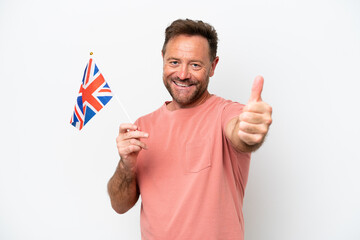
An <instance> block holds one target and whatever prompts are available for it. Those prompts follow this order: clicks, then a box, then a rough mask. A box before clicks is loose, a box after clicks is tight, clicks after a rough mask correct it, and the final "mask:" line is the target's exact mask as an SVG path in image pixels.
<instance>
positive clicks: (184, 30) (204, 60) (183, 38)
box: [162, 20, 219, 110]
mask: <svg viewBox="0 0 360 240" xmlns="http://www.w3.org/2000/svg"><path fill="white" fill-rule="evenodd" d="M211 46H212V48H211ZM216 48H217V34H216V31H215V29H214V28H213V27H211V26H210V25H209V24H205V23H203V22H201V21H197V22H195V21H192V20H176V21H175V22H173V23H172V24H171V25H170V26H169V27H168V28H167V29H166V38H165V43H164V47H163V50H162V56H163V81H164V84H165V87H166V88H167V90H168V91H169V93H170V95H171V96H172V98H173V101H172V102H171V103H170V104H169V105H168V108H169V109H173V110H175V109H179V108H188V107H194V106H197V105H199V104H201V103H203V102H204V101H206V99H207V98H208V97H209V96H210V94H209V92H208V91H207V87H208V83H209V78H210V77H212V76H213V75H214V71H215V67H216V65H217V63H218V61H219V58H218V57H217V56H216Z"/></svg>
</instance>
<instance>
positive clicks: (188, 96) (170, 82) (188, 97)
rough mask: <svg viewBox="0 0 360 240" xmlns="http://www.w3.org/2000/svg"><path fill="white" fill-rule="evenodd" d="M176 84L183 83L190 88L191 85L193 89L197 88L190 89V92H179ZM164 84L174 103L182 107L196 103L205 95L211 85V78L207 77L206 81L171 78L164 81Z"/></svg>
mask: <svg viewBox="0 0 360 240" xmlns="http://www.w3.org/2000/svg"><path fill="white" fill-rule="evenodd" d="M174 82H178V83H182V84H185V85H188V86H189V85H191V88H193V87H195V89H189V91H186V90H184V91H179V90H178V89H176V88H175V87H174ZM164 84H165V87H166V89H167V90H168V92H169V93H170V95H171V97H172V98H173V101H175V102H176V103H178V104H179V105H181V106H187V105H191V104H192V103H194V102H196V101H197V100H199V99H200V98H201V97H202V96H203V95H204V93H205V92H206V90H207V87H208V84H209V76H207V77H206V79H205V81H197V80H192V79H186V80H180V79H179V78H178V77H170V78H166V79H164Z"/></svg>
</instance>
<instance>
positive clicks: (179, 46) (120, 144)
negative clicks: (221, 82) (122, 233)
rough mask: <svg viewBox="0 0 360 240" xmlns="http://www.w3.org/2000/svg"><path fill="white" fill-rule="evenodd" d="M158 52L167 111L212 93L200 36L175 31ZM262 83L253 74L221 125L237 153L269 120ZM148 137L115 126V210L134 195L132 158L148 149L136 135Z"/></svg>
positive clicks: (210, 63) (211, 64) (258, 139)
mask: <svg viewBox="0 0 360 240" xmlns="http://www.w3.org/2000/svg"><path fill="white" fill-rule="evenodd" d="M162 57H163V82H164V85H165V87H166V88H167V89H168V91H169V93H170V95H171V96H172V98H173V101H172V102H171V103H169V104H168V105H167V108H168V110H170V111H176V110H178V109H182V108H191V107H195V106H198V105H200V104H202V103H204V102H205V101H206V100H207V99H208V98H209V97H210V96H211V95H210V93H209V92H208V90H207V87H208V83H209V78H210V77H212V76H213V75H214V72H215V68H216V65H217V63H218V62H219V58H218V57H216V58H215V59H214V60H211V59H210V55H209V44H208V42H207V40H206V39H205V38H204V37H202V36H189V35H179V36H177V37H175V38H173V39H171V40H170V41H169V42H168V44H167V46H166V51H165V54H163V55H162ZM263 84H264V79H263V77H261V76H258V77H256V78H255V80H254V83H253V87H252V90H251V95H250V99H249V101H248V103H247V105H246V106H245V107H244V109H243V112H242V113H241V114H240V115H239V116H236V117H234V118H233V119H232V120H230V122H229V123H228V124H227V126H226V128H225V135H226V137H227V138H228V139H229V140H230V142H231V143H232V145H233V146H234V148H235V149H236V150H237V151H239V152H251V151H254V150H256V149H258V148H259V147H260V146H261V144H262V143H263V141H264V139H265V136H266V134H267V132H268V130H269V126H270V124H271V122H272V119H271V114H272V109H271V107H270V106H269V105H268V104H267V103H265V102H263V101H262V98H261V92H262V89H263ZM148 137H151V136H149V134H148V133H146V132H142V131H141V129H139V127H138V126H136V125H134V124H130V123H128V124H121V125H120V130H119V135H118V137H117V139H116V142H117V148H118V152H119V155H120V161H119V164H118V167H117V168H116V171H115V173H114V175H113V176H112V177H111V179H110V180H109V183H108V193H109V196H110V200H111V204H112V207H113V208H114V210H115V211H116V212H118V213H125V212H126V211H128V210H129V209H130V208H132V207H133V206H134V204H135V203H136V202H137V200H138V198H139V194H140V193H139V189H138V186H137V183H136V159H137V156H138V154H139V152H140V151H146V149H147V146H146V145H145V144H144V142H142V141H141V139H143V138H148Z"/></svg>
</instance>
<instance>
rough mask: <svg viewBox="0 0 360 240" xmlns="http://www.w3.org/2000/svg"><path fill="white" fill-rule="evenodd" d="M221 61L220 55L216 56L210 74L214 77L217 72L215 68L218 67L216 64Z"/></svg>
mask: <svg viewBox="0 0 360 240" xmlns="http://www.w3.org/2000/svg"><path fill="white" fill-rule="evenodd" d="M218 62H219V57H216V58H215V59H214V60H213V61H212V63H211V69H210V74H209V76H210V77H212V76H214V73H215V68H216V65H217V64H218Z"/></svg>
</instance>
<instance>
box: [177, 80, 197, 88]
mask: <svg viewBox="0 0 360 240" xmlns="http://www.w3.org/2000/svg"><path fill="white" fill-rule="evenodd" d="M173 83H174V84H175V85H176V86H179V87H191V86H192V85H194V84H191V83H188V84H185V83H179V82H176V81H173Z"/></svg>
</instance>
